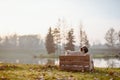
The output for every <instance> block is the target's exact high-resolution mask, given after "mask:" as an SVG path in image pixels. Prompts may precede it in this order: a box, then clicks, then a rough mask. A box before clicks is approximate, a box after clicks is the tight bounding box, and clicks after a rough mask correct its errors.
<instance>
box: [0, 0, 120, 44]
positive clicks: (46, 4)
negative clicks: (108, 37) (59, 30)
mask: <svg viewBox="0 0 120 80" xmlns="http://www.w3.org/2000/svg"><path fill="white" fill-rule="evenodd" d="M59 18H60V19H64V20H65V21H66V24H68V25H71V26H73V27H74V28H75V34H78V28H79V25H80V23H81V22H82V24H83V26H84V30H85V31H86V33H87V35H88V38H89V40H90V43H92V42H95V41H97V42H102V43H104V42H105V40H104V36H105V33H106V31H107V30H108V29H109V28H111V27H113V28H114V29H115V30H116V31H119V30H120V0H0V35H8V34H13V33H17V34H40V35H46V33H47V32H48V28H49V27H50V26H51V27H54V26H55V25H56V23H57V21H58V19H59ZM76 36H77V35H76Z"/></svg>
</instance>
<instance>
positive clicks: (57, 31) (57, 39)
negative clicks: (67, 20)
mask: <svg viewBox="0 0 120 80" xmlns="http://www.w3.org/2000/svg"><path fill="white" fill-rule="evenodd" d="M53 36H54V42H55V46H56V52H57V53H58V50H59V46H60V42H61V38H60V28H59V27H57V28H54V30H53Z"/></svg>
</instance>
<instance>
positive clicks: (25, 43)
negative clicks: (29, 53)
mask: <svg viewBox="0 0 120 80" xmlns="http://www.w3.org/2000/svg"><path fill="white" fill-rule="evenodd" d="M43 48H44V42H43V40H42V39H41V38H40V37H39V35H22V36H20V35H17V34H14V35H10V36H4V37H0V49H43Z"/></svg>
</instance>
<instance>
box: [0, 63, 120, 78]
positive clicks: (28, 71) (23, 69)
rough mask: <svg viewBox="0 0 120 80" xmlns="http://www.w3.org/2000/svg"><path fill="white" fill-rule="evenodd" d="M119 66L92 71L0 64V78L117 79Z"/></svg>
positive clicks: (119, 71) (48, 66) (119, 76)
mask: <svg viewBox="0 0 120 80" xmlns="http://www.w3.org/2000/svg"><path fill="white" fill-rule="evenodd" d="M119 79H120V68H95V71H94V72H67V71H61V70H60V69H59V67H58V66H50V65H33V64H4V63H1V64H0V80H119Z"/></svg>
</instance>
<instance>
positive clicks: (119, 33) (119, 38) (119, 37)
mask: <svg viewBox="0 0 120 80" xmlns="http://www.w3.org/2000/svg"><path fill="white" fill-rule="evenodd" d="M118 40H119V44H120V31H119V32H118Z"/></svg>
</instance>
